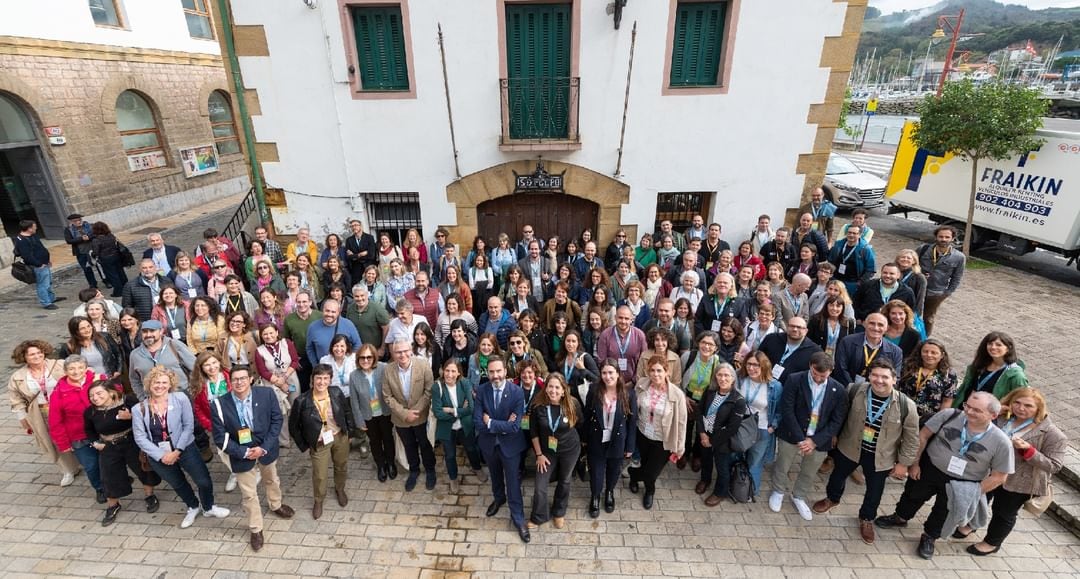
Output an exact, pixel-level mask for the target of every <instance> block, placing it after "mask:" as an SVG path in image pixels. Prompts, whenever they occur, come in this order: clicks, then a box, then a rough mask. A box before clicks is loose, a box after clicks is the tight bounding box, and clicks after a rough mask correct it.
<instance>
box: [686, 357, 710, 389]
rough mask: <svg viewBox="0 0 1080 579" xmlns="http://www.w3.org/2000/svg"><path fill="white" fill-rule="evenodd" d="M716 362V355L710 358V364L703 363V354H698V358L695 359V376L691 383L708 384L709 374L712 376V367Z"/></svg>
mask: <svg viewBox="0 0 1080 579" xmlns="http://www.w3.org/2000/svg"><path fill="white" fill-rule="evenodd" d="M715 363H716V356H712V357H710V358H709V364H708V365H704V364H702V363H701V356H698V359H697V360H695V361H694V377H693V379H692V380H691V381H690V382H691V384H699V385H700V384H708V383H709V376H711V374H712V367H713V364H715Z"/></svg>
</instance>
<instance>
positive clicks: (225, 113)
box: [207, 90, 240, 156]
mask: <svg viewBox="0 0 1080 579" xmlns="http://www.w3.org/2000/svg"><path fill="white" fill-rule="evenodd" d="M207 108H208V109H209V111H210V130H211V131H213V133H214V145H215V146H216V147H217V152H218V156H224V155H230V154H232V153H239V152H240V141H239V140H237V138H236V123H235V122H233V112H232V106H231V104H230V103H229V97H228V95H226V94H225V93H224V92H222V91H219V90H216V91H214V92H211V93H210V100H209V102H208V103H207Z"/></svg>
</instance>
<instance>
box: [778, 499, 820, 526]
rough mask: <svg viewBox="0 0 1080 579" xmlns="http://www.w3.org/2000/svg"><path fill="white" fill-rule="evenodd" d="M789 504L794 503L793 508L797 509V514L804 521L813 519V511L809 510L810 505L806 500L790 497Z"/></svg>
mask: <svg viewBox="0 0 1080 579" xmlns="http://www.w3.org/2000/svg"><path fill="white" fill-rule="evenodd" d="M791 504H793V505H795V510H796V511H799V516H800V517H802V518H803V520H804V521H812V520H814V513H813V511H811V510H810V505H807V504H806V501H804V500H802V499H797V498H795V497H791ZM777 510H779V509H777Z"/></svg>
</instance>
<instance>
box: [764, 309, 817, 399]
mask: <svg viewBox="0 0 1080 579" xmlns="http://www.w3.org/2000/svg"><path fill="white" fill-rule="evenodd" d="M784 331H785V332H786V333H784V334H780V333H776V334H769V335H768V336H765V339H764V340H762V341H761V345H760V346H758V349H759V350H761V351H762V352H764V353H765V355H766V356H768V357H769V362H771V363H772V365H773V373H772V374H773V375H772V377H773V378H774V379H776V380H779V381H780V383H781V384H783V383H784V381H785V380H787V378H788V376H791V375H792V374H794V373H796V372H806V371H807V370H809V369H810V358H812V357H813V355H814V354H816V353H818V352H820V351H821V347H820V346H818V345H817V344H815V343H814V342H812V341H810V340H808V339H806V320H804V319H802V318H800V317H799V316H795V317H793V318H791V320H790V321H789V322H788V325H787V328H785V330H784Z"/></svg>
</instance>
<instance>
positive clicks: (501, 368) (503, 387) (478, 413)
mask: <svg viewBox="0 0 1080 579" xmlns="http://www.w3.org/2000/svg"><path fill="white" fill-rule="evenodd" d="M487 371H488V378H490V380H491V381H490V382H488V383H487V384H484V385H482V386H480V388H479V389H478V391H477V392H478V393H477V400H476V405H475V406H473V424H474V425H475V426H476V438H477V444H478V445H479V446H480V452H482V453H483V455H484V460H485V461H487V465H488V469H490V470H491V494H492V495H493V497H494V499H495V500H493V501H492V502H491V505H489V506H488V509H487V516H489V517H494V516H495V514H496V513H498V512H499V508H500V507H502V506H503V504H505V503H506V502H507V500H509V501H510V520H511V521H512V522H513V523H514V526H515V527H517V531H518V536H519V537H521V540H522V541H524V542H526V543H528V542H529V540H530V539H531V538H532V537H530V536H529V528H528V527H527V526H525V504H524V502H523V501H522V498H521V479H520V478H519V477H518V469H519V468H520V466H521V456H522V454H523V453H524V452H525V436H524V435H523V434H522V433H521V417H522V416H523V415H524V414H525V411H526V410H525V393H524V392H523V391H522V390H521V387H520V386H518V385H516V384H514V383H513V382H510V381H509V380H507V379H506V363H505V362H504V361H503V360H501V359H499V358H492V359H491V361H489V362H488V368H487Z"/></svg>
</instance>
